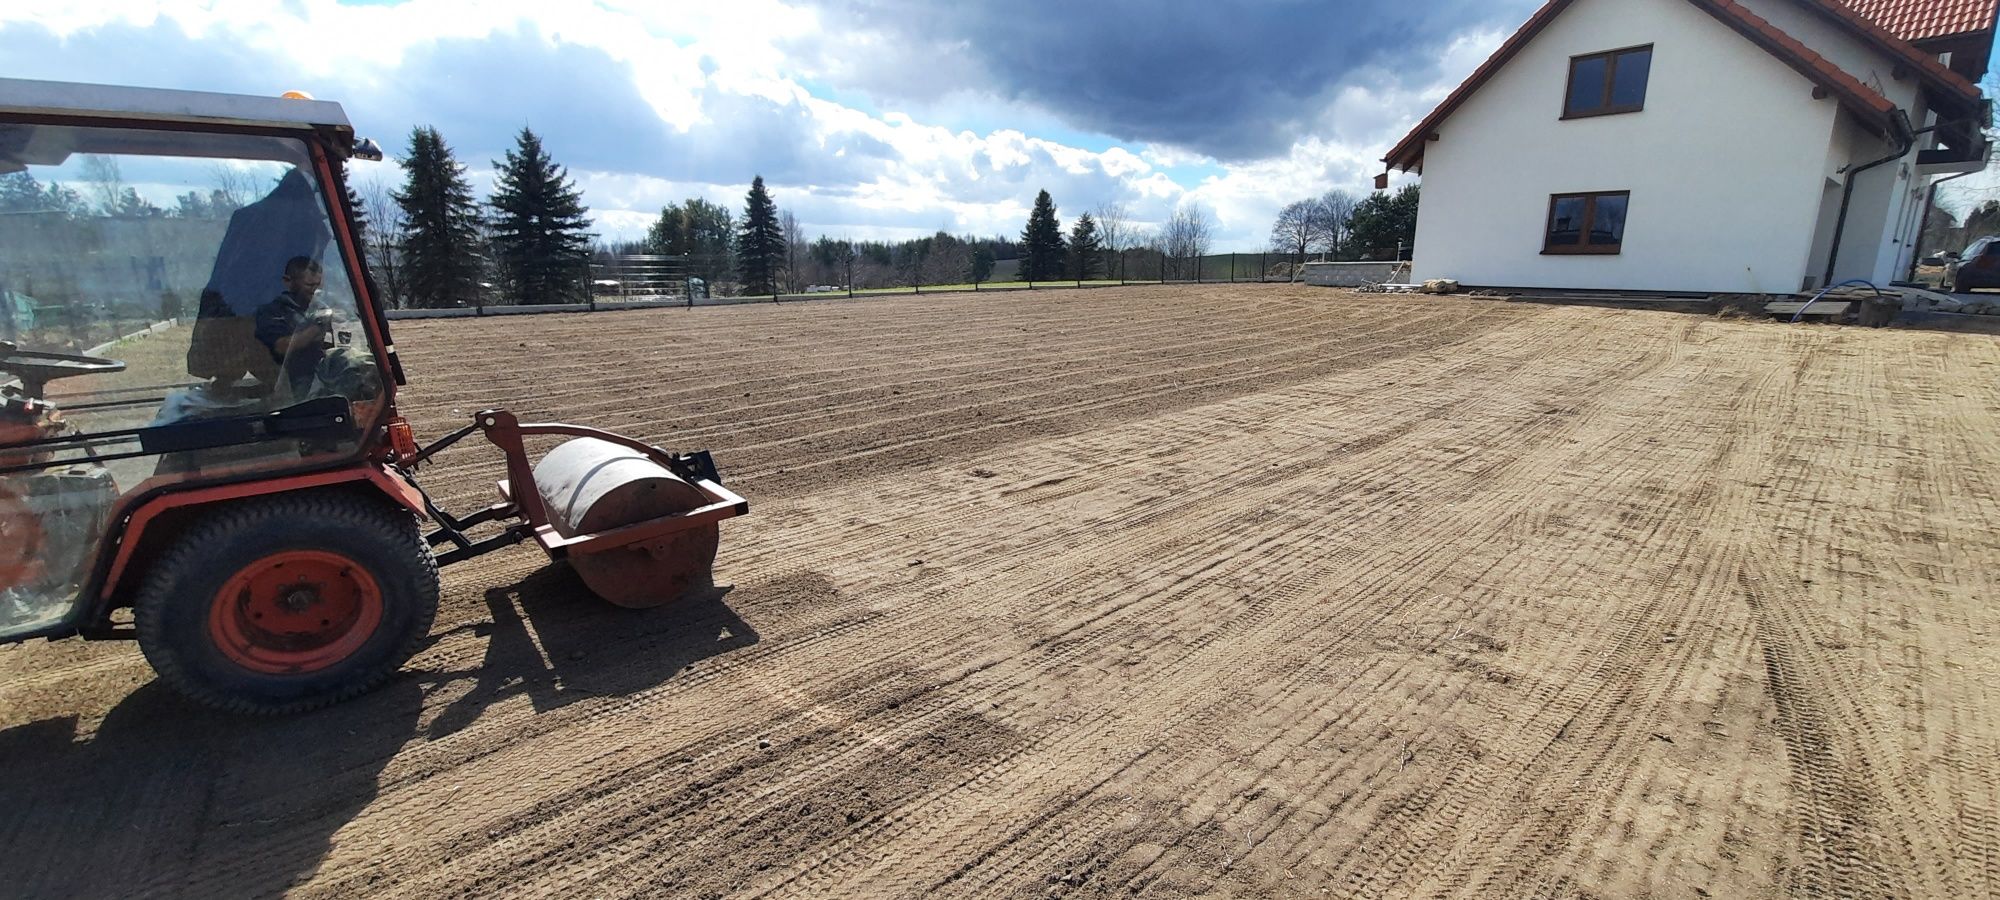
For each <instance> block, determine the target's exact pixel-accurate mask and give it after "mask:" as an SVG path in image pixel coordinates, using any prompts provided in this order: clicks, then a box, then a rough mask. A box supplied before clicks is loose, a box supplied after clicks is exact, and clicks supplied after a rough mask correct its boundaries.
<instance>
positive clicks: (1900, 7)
mask: <svg viewBox="0 0 2000 900" xmlns="http://www.w3.org/2000/svg"><path fill="white" fill-rule="evenodd" d="M1841 2H1844V3H1846V4H1847V5H1848V6H1849V7H1851V8H1852V9H1853V10H1854V11H1855V12H1857V13H1860V14H1861V15H1863V16H1865V17H1867V19H1868V20H1869V21H1871V22H1874V23H1875V24H1877V25H1880V26H1882V27H1883V28H1884V29H1886V30H1887V31H1888V32H1889V33H1890V34H1893V35H1895V36H1897V37H1899V38H1902V39H1903V40H1906V41H1925V40H1929V39H1931V38H1937V37H1949V36H1951V35H1955V34H1964V33H1966V32H1972V31H1987V30H1990V29H1992V28H1993V18H1994V14H1995V12H1996V10H1997V9H2000V0H1841Z"/></svg>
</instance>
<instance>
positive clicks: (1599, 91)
mask: <svg viewBox="0 0 2000 900" xmlns="http://www.w3.org/2000/svg"><path fill="white" fill-rule="evenodd" d="M1652 68H1653V48H1652V45H1650V44H1649V45H1647V46H1644V47H1632V48H1630V49H1626V50H1610V51H1607V52H1604V53H1592V54H1589V55H1587V56H1572V57H1570V58H1569V94H1568V96H1567V97H1566V98H1565V99H1564V100H1563V118H1565V119H1576V118H1582V117H1584V116H1606V115H1610V114H1612V113H1627V112H1638V111H1639V110H1641V109H1644V108H1646V75H1647V73H1648V72H1650V71H1651V70H1652Z"/></svg>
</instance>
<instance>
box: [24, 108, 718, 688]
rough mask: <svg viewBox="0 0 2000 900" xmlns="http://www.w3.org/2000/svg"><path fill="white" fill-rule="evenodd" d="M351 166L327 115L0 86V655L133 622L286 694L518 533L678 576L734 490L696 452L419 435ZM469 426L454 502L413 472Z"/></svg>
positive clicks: (208, 663)
mask: <svg viewBox="0 0 2000 900" xmlns="http://www.w3.org/2000/svg"><path fill="white" fill-rule="evenodd" d="M354 158H360V159H375V160H379V159H381V153H380V151H379V150H377V149H376V148H375V146H374V144H373V143H372V142H370V141H366V140H357V139H356V137H355V135H354V131H353V129H352V128H351V127H350V126H349V124H348V121H347V117H346V115H345V114H344V113H343V112H342V110H341V108H340V106H339V105H338V104H335V103H328V102H321V101H315V100H311V99H308V98H303V97H297V98H294V97H292V96H291V95H288V96H287V97H284V98H264V97H245V96H234V95H224V94H208V93H196V92H187V91H162V90H148V89H137V88H122V87H104V86H97V85H78V84H60V83H54V82H38V81H23V80H14V79H0V642H13V641H22V640H28V639H33V638H49V639H56V638H64V637H82V638H85V639H136V640H137V641H138V642H139V647H140V649H141V650H142V651H143V652H144V653H145V655H146V658H147V660H148V661H150V662H151V663H152V665H153V668H154V669H155V670H156V671H157V672H158V673H159V675H160V677H161V678H162V679H163V680H165V681H167V682H168V683H170V684H172V685H173V686H174V687H175V688H177V689H179V690H180V691H182V692H183V693H185V694H187V695H188V696H190V697H192V698H194V699H196V700H199V701H202V702H205V703H208V704H212V705H215V706H219V707H223V708H226V709H231V710H237V711H242V712H261V713H277V712H291V711H298V710H304V709H310V708H313V707H317V706H322V705H325V704H329V703H333V702H337V701H339V700H342V699H345V698H347V697H351V696H354V695H356V694H359V693H361V692H363V691H366V690H368V689H370V688H372V687H374V686H376V685H378V684H380V683H382V682H383V681H385V680H387V679H388V678H389V677H390V676H391V675H393V674H394V673H395V672H396V670H397V669H398V668H400V667H401V666H402V665H403V663H404V662H406V661H408V660H409V658H410V657H411V655H413V654H414V653H415V652H416V650H417V649H418V648H419V647H420V646H421V644H422V642H423V640H424V639H425V637H426V635H427V634H428V631H429V629H430V625H431V620H432V618H433V616H434V615H435V613H436V610H437V603H438V592H439V587H438V568H439V567H440V566H445V565H451V564H454V563H458V562H462V561H465V560H468V559H472V558H474V557H477V556H479V555H481V554H483V553H487V552H490V551H493V550H497V549H499V548H502V547H506V546H509V545H512V544H516V543H520V542H523V541H533V542H534V543H536V544H538V545H539V546H540V547H541V548H542V549H543V550H545V551H546V552H547V553H548V555H549V556H550V557H551V558H553V559H555V560H563V561H567V562H568V563H569V564H570V566H571V567H573V568H574V569H575V571H576V572H577V574H578V575H579V576H580V577H581V578H582V580H583V581H584V583H585V584H587V585H588V586H589V587H590V588H591V589H592V590H593V591H595V592H597V593H598V594H600V595H602V596H603V597H605V598H606V599H608V600H610V601H612V602H614V603H618V604H620V605H625V606H647V605H654V604H658V603H664V602H668V601H671V600H673V599H674V598H676V597H678V596H680V595H681V594H683V593H685V592H687V591H689V590H692V589H697V588H699V587H701V586H703V585H705V584H706V583H707V581H708V579H709V575H710V570H711V566H712V564H713V560H714V557H715V552H716V545H717V536H718V528H719V526H718V523H719V522H720V521H721V520H723V519H726V518H730V517H733V516H738V515H742V514H744V513H746V512H748V504H747V503H746V502H745V501H744V500H743V498H741V497H739V496H737V495H736V494H734V493H731V492H730V491H729V490H728V489H726V488H724V487H723V486H722V479H721V477H720V476H719V475H718V474H717V472H716V470H715V465H714V463H713V461H712V460H711V459H710V458H709V455H708V454H707V453H705V452H695V453H672V452H668V451H666V450H662V449H660V448H658V447H655V446H651V445H649V444H647V443H645V442H642V441H637V440H633V439H631V438H627V437H622V436H620V435H616V434H612V433H609V432H605V431H599V430H597V429H593V428H587V427H583V426H577V425H563V424H527V423H522V422H520V421H518V420H516V418H515V417H514V416H513V415H511V414H509V413H508V412H507V411H505V410H502V409H488V410H483V411H480V412H478V413H476V414H475V415H474V416H473V417H472V421H471V422H470V423H469V424H467V425H466V426H465V427H463V428H461V429H459V430H457V431H455V432H453V433H451V434H448V435H446V436H444V437H443V438H441V439H439V440H437V441H436V442H434V443H432V444H430V445H428V446H419V444H418V443H417V441H416V439H415V438H414V436H413V434H412V431H411V428H410V425H409V424H408V423H407V422H406V421H405V420H404V419H403V417H402V416H400V415H399V414H398V412H397V406H396V392H397V388H398V387H399V386H401V385H403V384H404V383H405V382H404V378H403V370H402V366H401V364H400V363H399V362H398V360H397V357H396V348H395V345H394V344H393V343H391V342H390V340H389V321H388V318H387V316H385V315H384V313H383V308H382V304H381V300H380V298H379V297H378V294H377V291H376V289H375V286H374V284H373V282H372V281H371V279H370V276H369V272H368V268H367V266H366V264H365V263H364V262H363V258H362V247H361V245H360V242H359V240H358V236H357V234H356V228H357V223H356V219H355V216H354V212H353V210H352V209H350V208H349V201H348V197H349V194H348V192H347V190H346V184H345V180H344V179H345V172H346V167H347V163H348V160H350V159H354ZM475 433H476V434H479V435H482V436H483V437H484V438H485V439H486V440H487V441H489V442H491V443H492V444H494V445H495V446H497V447H499V448H500V451H501V453H502V454H503V455H504V457H505V459H506V478H505V480H503V481H500V482H499V497H498V499H497V501H496V502H494V503H492V504H491V505H489V506H487V507H485V508H483V509H479V510H477V511H475V512H472V513H470V514H467V515H464V516H454V515H452V514H450V513H448V512H446V511H444V510H443V509H440V508H439V507H438V505H437V504H436V503H435V502H434V501H433V499H432V498H431V497H430V496H429V495H428V494H426V492H425V491H424V490H423V489H422V488H421V487H420V486H419V485H418V482H417V478H416V473H417V471H418V470H419V468H420V467H421V466H422V465H423V464H424V463H426V462H427V461H429V460H430V459H431V458H432V457H433V456H434V455H436V454H437V453H438V452H439V451H441V450H444V449H445V448H447V447H450V446H451V445H453V444H455V443H457V442H458V441H460V440H462V439H464V438H466V437H468V436H471V435H473V434H475ZM546 438H569V440H567V441H564V442H562V443H560V444H558V445H556V446H554V447H553V449H550V450H548V452H546V453H544V454H542V455H541V456H540V458H539V460H536V459H534V458H532V457H531V453H530V448H529V442H530V441H533V440H536V439H546ZM537 446H539V444H537ZM426 522H428V523H429V524H428V526H426V524H425V523H426ZM124 610H130V611H131V612H130V614H129V616H128V615H127V614H126V613H124V612H123V611H124Z"/></svg>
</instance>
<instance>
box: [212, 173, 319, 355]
mask: <svg viewBox="0 0 2000 900" xmlns="http://www.w3.org/2000/svg"><path fill="white" fill-rule="evenodd" d="M331 239H332V234H331V232H329V231H328V229H327V226H326V213H325V211H324V209H323V208H322V207H321V205H320V200H319V194H318V193H317V192H315V191H314V190H313V186H312V183H311V182H309V181H307V180H306V178H305V176H304V175H303V174H301V173H300V172H299V171H298V170H297V169H293V170H291V171H289V172H286V173H285V175H284V177H282V178H280V179H279V180H278V184H277V186H276V187H274V188H272V190H271V192H270V193H269V194H267V195H265V196H264V197H262V198H261V199H258V200H257V201H256V202H254V203H251V204H250V205H248V206H245V207H243V208H242V209H239V210H237V211H236V212H234V213H232V214H230V216H229V228H228V230H227V231H225V232H224V233H223V236H222V245H221V247H219V248H218V249H217V251H216V254H215V267H214V269H213V271H211V272H210V274H209V278H208V284H207V285H206V286H204V287H203V288H202V291H201V299H200V301H199V303H198V305H197V306H198V308H197V312H196V314H195V324H194V334H193V337H192V340H191V342H190V343H189V345H188V357H187V363H188V374H189V375H193V376H195V377H196V378H208V379H213V380H214V382H215V387H216V388H218V389H219V390H220V391H221V392H222V393H225V394H228V393H233V390H234V386H235V385H236V383H237V380H238V379H240V378H242V377H243V376H245V375H250V376H252V377H253V378H255V379H257V380H258V381H259V382H263V384H262V385H260V388H259V392H260V393H261V392H262V391H266V390H268V389H269V388H270V386H271V385H270V382H271V381H273V380H275V379H274V376H275V375H276V374H277V373H276V371H275V370H274V369H273V367H272V365H271V361H270V352H269V351H270V345H269V343H268V342H265V343H260V342H259V341H258V340H257V339H256V336H255V335H254V334H253V330H254V324H253V321H252V320H253V317H254V316H255V315H256V314H257V312H258V310H260V309H262V308H263V306H264V305H265V304H266V303H268V302H269V300H270V298H271V293H270V291H271V287H272V284H271V283H272V281H274V280H276V278H277V277H278V276H280V274H281V273H280V268H279V267H280V266H283V265H285V264H286V262H287V261H288V260H291V259H294V258H297V257H300V256H304V257H307V258H309V259H318V258H320V255H321V254H322V252H323V251H324V250H325V249H326V245H327V243H328V242H329V241H330V240H331Z"/></svg>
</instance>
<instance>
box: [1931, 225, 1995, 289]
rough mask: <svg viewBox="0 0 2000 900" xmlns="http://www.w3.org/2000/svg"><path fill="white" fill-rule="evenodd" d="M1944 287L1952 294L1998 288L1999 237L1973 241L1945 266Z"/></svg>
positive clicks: (1989, 236)
mask: <svg viewBox="0 0 2000 900" xmlns="http://www.w3.org/2000/svg"><path fill="white" fill-rule="evenodd" d="M1944 286H1945V289H1946V290H1949V291H1952V292H1954V293H1957V292H1963V291H1976V290H1978V289H1980V288H1990V287H2000V236H1994V235H1988V236H1987V237H1983V238H1980V239H1979V240H1976V241H1973V242H1972V245H1971V246H1969V247H1966V248H1965V252H1964V253H1961V254H1959V256H1958V258H1957V259H1954V260H1951V261H1950V262H1948V263H1947V264H1946V265H1945V270H1944Z"/></svg>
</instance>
